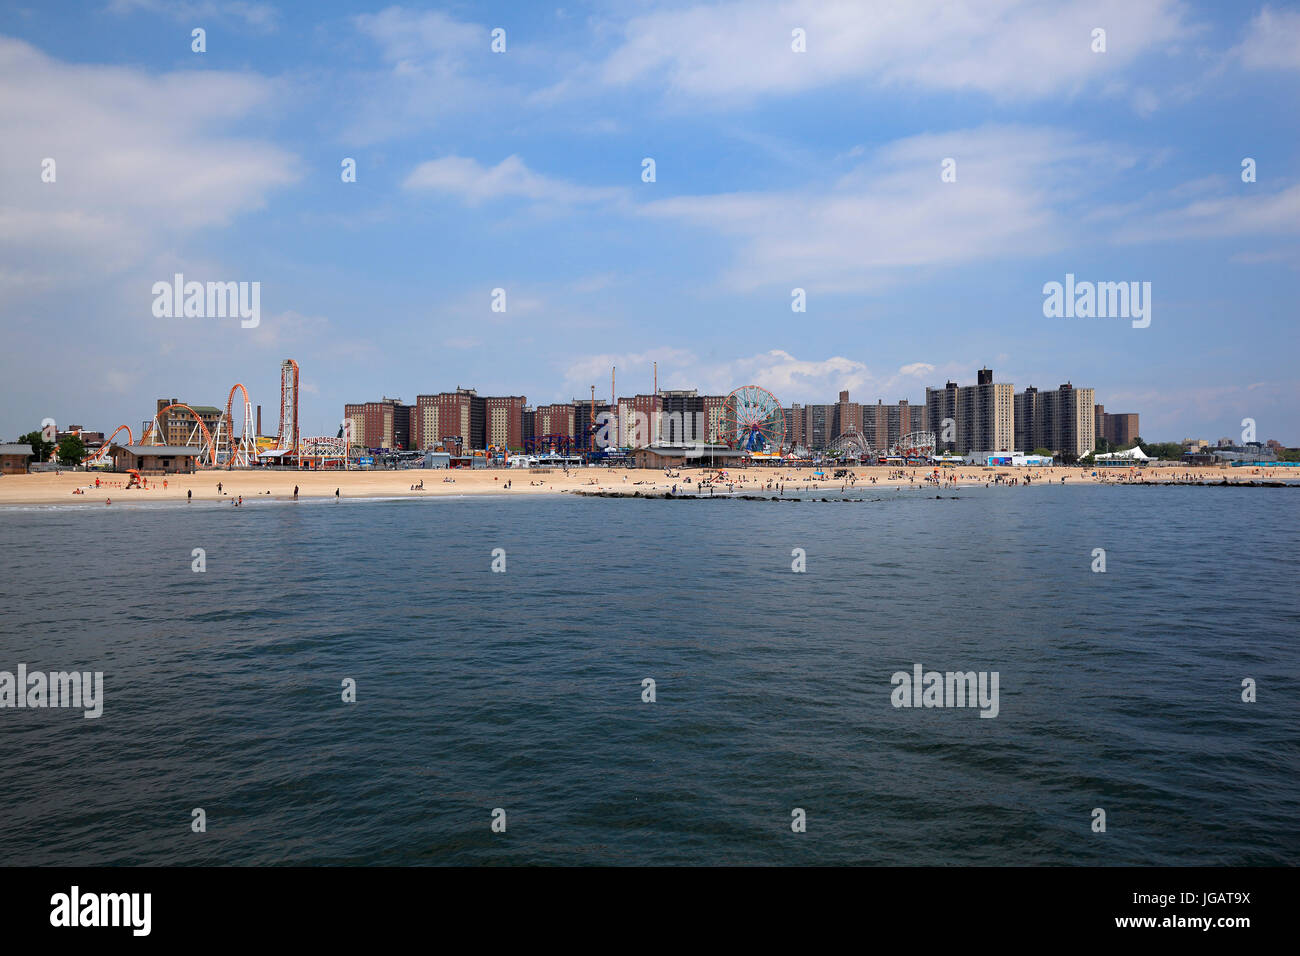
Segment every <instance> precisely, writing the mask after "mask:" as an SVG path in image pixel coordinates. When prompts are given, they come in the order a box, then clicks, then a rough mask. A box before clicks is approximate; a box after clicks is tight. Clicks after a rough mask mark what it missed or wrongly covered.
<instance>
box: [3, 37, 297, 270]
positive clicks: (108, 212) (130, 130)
mask: <svg viewBox="0 0 1300 956" xmlns="http://www.w3.org/2000/svg"><path fill="white" fill-rule="evenodd" d="M272 92H273V88H272V86H271V84H269V83H268V82H267V81H265V80H263V79H261V78H259V77H255V76H248V75H242V74H232V73H222V72H216V71H200V72H194V73H173V74H163V75H161V76H152V75H149V74H146V73H143V72H141V71H139V70H135V69H130V68H124V67H107V66H83V65H70V64H66V63H62V62H60V61H58V60H55V59H53V58H51V57H48V56H46V55H45V54H43V53H41V52H40V51H38V50H36V49H34V48H33V47H31V46H29V45H28V44H26V43H23V42H20V41H17V40H12V39H6V38H0V128H3V129H4V130H5V136H4V137H3V138H0V180H2V181H3V182H4V183H5V184H6V188H5V201H4V204H3V206H2V207H0V249H3V250H4V252H5V257H6V259H7V261H8V262H9V263H10V264H11V265H16V266H18V267H20V268H21V269H22V270H23V271H24V272H28V273H30V274H32V275H33V276H40V275H45V274H48V273H49V272H50V270H51V268H53V269H54V270H55V271H59V270H67V272H68V274H70V275H76V276H91V277H93V276H95V275H97V274H104V273H108V272H115V271H118V270H122V269H126V268H129V267H131V266H132V265H137V264H140V263H144V262H148V261H150V260H152V258H153V257H154V256H155V255H156V254H157V252H158V251H159V250H170V249H172V248H173V247H174V244H175V242H176V241H177V239H178V238H179V237H182V236H184V235H187V234H190V233H192V232H194V231H195V230H199V229H204V228H208V227H214V226H222V225H226V224H228V223H230V222H231V221H232V220H233V219H234V218H235V217H237V216H238V215H240V214H241V213H245V212H247V211H249V210H252V209H256V208H258V207H259V206H261V205H262V204H263V203H264V202H265V199H266V197H267V195H268V194H269V193H271V192H272V191H273V190H275V189H276V188H277V187H280V186H283V185H285V184H287V183H291V182H293V181H295V180H296V179H297V178H298V176H299V175H300V174H299V171H298V161H297V159H296V158H295V157H294V156H292V155H291V154H289V153H287V152H286V151H284V150H283V149H281V148H279V147H278V146H274V145H271V144H269V143H264V142H260V141H257V140H253V139H246V138H235V137H232V136H230V135H227V134H225V133H223V130H224V128H226V127H228V126H230V125H232V124H234V123H236V122H238V121H242V120H245V119H246V118H247V117H248V116H249V115H250V114H252V113H254V112H255V111H257V110H259V109H261V108H263V107H264V106H266V105H268V103H269V102H270V101H271V99H272ZM46 158H49V159H52V160H54V162H55V167H54V168H55V172H56V179H55V181H54V182H52V183H49V182H42V179H41V173H42V165H43V161H44V160H45V159H46Z"/></svg>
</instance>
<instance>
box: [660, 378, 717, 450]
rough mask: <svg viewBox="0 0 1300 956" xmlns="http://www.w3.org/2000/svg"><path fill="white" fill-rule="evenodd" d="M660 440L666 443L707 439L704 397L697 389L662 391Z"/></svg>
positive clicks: (672, 443)
mask: <svg viewBox="0 0 1300 956" xmlns="http://www.w3.org/2000/svg"><path fill="white" fill-rule="evenodd" d="M659 397H660V398H661V399H662V400H663V411H662V413H661V414H660V416H659V441H660V442H661V443H663V444H665V445H681V444H683V443H686V442H703V441H706V440H707V426H706V420H705V417H704V399H703V398H702V397H701V396H700V394H699V392H697V391H696V390H695V389H693V388H691V389H673V390H667V391H660V393H659Z"/></svg>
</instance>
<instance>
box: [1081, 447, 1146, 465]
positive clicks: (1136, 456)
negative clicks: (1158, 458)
mask: <svg viewBox="0 0 1300 956" xmlns="http://www.w3.org/2000/svg"><path fill="white" fill-rule="evenodd" d="M1094 457H1095V458H1096V459H1097V460H1098V461H1150V460H1151V456H1150V455H1148V454H1147V453H1146V452H1144V451H1143V450H1142V447H1141V446H1140V445H1134V446H1133V447H1132V448H1130V449H1129V450H1128V451H1112V452H1107V453H1106V454H1104V455H1095V456H1094Z"/></svg>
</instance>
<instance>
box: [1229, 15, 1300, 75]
mask: <svg viewBox="0 0 1300 956" xmlns="http://www.w3.org/2000/svg"><path fill="white" fill-rule="evenodd" d="M1233 52H1234V53H1235V54H1236V55H1237V56H1238V57H1239V58H1240V59H1241V63H1242V65H1243V66H1245V67H1246V68H1247V69H1251V70H1300V10H1273V9H1272V8H1270V7H1265V8H1264V9H1262V10H1260V11H1259V13H1258V14H1256V15H1255V17H1254V18H1253V19H1252V20H1251V21H1250V26H1249V27H1247V30H1246V38H1245V39H1244V40H1243V41H1242V42H1241V44H1240V45H1239V46H1238V47H1236V49H1235V50H1233Z"/></svg>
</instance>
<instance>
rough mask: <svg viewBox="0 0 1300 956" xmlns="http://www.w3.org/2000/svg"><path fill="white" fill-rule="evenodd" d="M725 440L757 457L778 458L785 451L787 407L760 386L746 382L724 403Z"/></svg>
mask: <svg viewBox="0 0 1300 956" xmlns="http://www.w3.org/2000/svg"><path fill="white" fill-rule="evenodd" d="M722 440H723V442H724V443H725V444H727V445H730V446H731V447H732V448H738V449H740V450H741V451H747V452H749V453H750V455H751V456H754V457H777V456H780V455H781V453H782V452H783V451H784V450H785V409H783V408H782V407H781V403H780V402H779V401H777V399H776V396H775V395H773V394H772V393H771V392H769V391H768V390H767V389H765V388H760V387H759V386H757V385H742V386H741V387H740V388H738V389H736V390H734V391H733V392H732V393H731V394H730V395H728V396H727V397H726V399H725V400H724V402H723V404H722Z"/></svg>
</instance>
